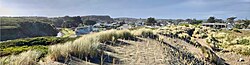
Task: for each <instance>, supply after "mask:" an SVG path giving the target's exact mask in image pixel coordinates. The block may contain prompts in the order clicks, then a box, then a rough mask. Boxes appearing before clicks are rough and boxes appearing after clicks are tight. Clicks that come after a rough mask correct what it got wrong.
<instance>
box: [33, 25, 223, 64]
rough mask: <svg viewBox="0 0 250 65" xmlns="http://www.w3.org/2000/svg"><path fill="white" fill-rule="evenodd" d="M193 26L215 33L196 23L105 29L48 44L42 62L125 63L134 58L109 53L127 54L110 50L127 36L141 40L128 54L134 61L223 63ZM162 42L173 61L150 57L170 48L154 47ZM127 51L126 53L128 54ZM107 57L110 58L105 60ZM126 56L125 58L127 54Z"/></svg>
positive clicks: (134, 39)
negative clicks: (189, 24) (195, 35)
mask: <svg viewBox="0 0 250 65" xmlns="http://www.w3.org/2000/svg"><path fill="white" fill-rule="evenodd" d="M194 28H200V29H201V30H199V32H200V33H201V32H202V33H211V32H213V31H212V30H211V29H209V28H208V29H206V28H203V27H193V26H189V27H185V26H177V27H176V26H170V27H163V28H161V29H148V28H140V29H134V30H109V31H103V32H99V33H92V34H87V35H83V36H82V37H81V38H79V39H76V40H75V41H73V42H66V43H64V44H57V45H51V46H49V47H48V55H46V56H45V57H43V58H42V59H41V61H43V62H50V61H58V62H62V63H66V64H67V63H70V62H71V61H72V60H73V61H72V63H78V62H77V61H76V60H80V61H87V62H91V63H97V64H105V63H108V64H109V63H116V62H118V63H120V62H125V61H133V60H131V59H130V60H122V58H121V57H115V55H114V56H112V53H114V54H116V53H117V51H114V52H110V51H112V50H120V51H124V52H125V53H126V51H125V50H123V49H109V47H110V46H111V48H112V47H113V48H115V47H116V46H120V47H123V45H121V40H119V39H126V40H128V41H129V40H133V41H135V42H139V43H137V44H136V46H135V47H131V48H140V47H142V49H137V51H138V52H136V53H135V54H130V53H127V54H129V56H131V55H132V59H134V60H136V61H133V62H135V63H136V62H142V63H145V64H148V63H158V61H159V63H164V62H161V60H160V59H163V60H165V62H172V63H173V64H174V63H176V64H178V63H179V64H200V63H201V64H210V63H211V64H224V62H223V61H222V60H221V59H220V57H219V56H218V55H217V54H215V53H214V51H213V50H211V49H209V48H206V46H203V45H201V44H199V43H197V42H196V41H195V40H194V39H193V36H192V35H189V34H190V33H191V32H192V30H193V29H194ZM195 30H196V29H195ZM202 30H204V31H202ZM208 31H210V32H208ZM200 33H197V35H198V36H201V37H197V38H203V37H207V36H209V34H208V35H200ZM159 34H160V35H164V36H167V37H170V38H171V39H176V38H177V39H179V40H181V41H182V42H183V44H180V43H182V42H177V41H178V40H177V41H176V40H172V41H171V42H166V41H164V40H166V38H164V36H163V37H162V36H158V35H159ZM193 34H194V33H193ZM138 37H140V38H141V37H144V38H149V39H151V40H153V41H155V42H150V40H149V39H147V40H142V39H141V40H138V39H137V38H138ZM167 40H169V39H167ZM129 43H131V42H128V46H129ZM141 43H146V44H145V45H146V46H144V45H143V44H141ZM158 43H159V44H158ZM161 43H164V44H165V45H163V46H164V47H168V48H171V49H169V50H167V51H168V52H169V53H167V54H166V55H167V56H169V55H170V56H171V57H170V59H169V60H174V61H169V60H168V61H166V59H167V58H157V57H158V56H157V55H156V56H150V55H154V53H157V52H162V53H165V52H167V51H160V50H153V49H164V47H162V48H161V46H157V45H161ZM103 44H104V45H103ZM132 44H133V43H132ZM184 44H188V45H184ZM109 45H110V46H109ZM147 45H152V46H148V47H147ZM131 46H132V45H131ZM208 46H209V45H208ZM156 47H157V48H156ZM191 47H195V48H191ZM150 48H152V49H150ZM127 49H128V50H127ZM127 49H126V50H127V51H130V50H129V49H130V48H127ZM165 49H166V48H165ZM191 49H196V50H197V51H199V52H192V51H193V50H191ZM131 50H132V49H131ZM143 50H144V51H145V50H146V51H145V52H142V51H143ZM107 51H108V52H107ZM148 51H152V52H153V53H152V54H151V53H150V52H148ZM124 52H120V53H124ZM139 52H140V53H139ZM120 53H119V52H118V53H117V54H118V55H120ZM131 53H134V52H131ZM141 53H142V54H141ZM127 54H125V56H126V55H127ZM133 55H135V56H133ZM195 55H198V56H195ZM122 56H123V55H122ZM141 56H142V57H141ZM160 56H162V57H164V55H160ZM150 57H154V58H153V59H149V60H147V61H149V62H143V61H140V60H144V59H147V58H150ZM110 58H111V60H110ZM128 58H131V57H128ZM140 58H141V59H140ZM168 58H169V57H168ZM105 59H106V60H107V61H105ZM108 59H109V60H108ZM113 59H115V60H113ZM124 59H126V57H125V58H124ZM74 60H75V61H74ZM151 60H152V61H151ZM157 60H158V61H157ZM193 61H195V62H193ZM198 61H199V62H198ZM31 63H36V62H31ZM128 64H131V63H128ZM167 64H171V63H167Z"/></svg>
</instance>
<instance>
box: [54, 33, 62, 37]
mask: <svg viewBox="0 0 250 65" xmlns="http://www.w3.org/2000/svg"><path fill="white" fill-rule="evenodd" d="M63 35H64V34H63V33H62V32H58V33H57V36H56V37H62V36H63Z"/></svg>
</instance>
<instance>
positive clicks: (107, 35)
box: [48, 30, 132, 62]
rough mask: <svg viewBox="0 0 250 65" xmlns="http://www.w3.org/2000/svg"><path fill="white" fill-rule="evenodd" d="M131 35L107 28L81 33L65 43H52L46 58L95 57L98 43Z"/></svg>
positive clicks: (56, 59) (124, 31)
mask: <svg viewBox="0 0 250 65" xmlns="http://www.w3.org/2000/svg"><path fill="white" fill-rule="evenodd" d="M130 36H132V35H131V34H130V32H129V31H128V30H109V31H103V32H99V33H93V34H87V35H83V36H82V37H81V38H79V39H77V40H75V41H73V42H67V43H65V44H59V45H53V46H51V47H50V48H49V55H48V59H50V60H54V61H64V62H65V61H66V60H67V59H68V58H69V57H70V56H75V57H78V58H81V59H82V58H85V57H95V56H97V54H98V53H99V51H98V50H99V49H100V47H99V43H101V42H107V41H115V40H117V39H118V38H122V39H123V38H129V37H130Z"/></svg>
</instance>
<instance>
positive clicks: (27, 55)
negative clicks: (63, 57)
mask: <svg viewBox="0 0 250 65" xmlns="http://www.w3.org/2000/svg"><path fill="white" fill-rule="evenodd" d="M41 55H42V52H40V51H36V50H33V51H27V52H24V53H21V54H19V55H11V56H7V57H1V59H0V65H37V64H38V63H37V61H39V58H40V57H41Z"/></svg>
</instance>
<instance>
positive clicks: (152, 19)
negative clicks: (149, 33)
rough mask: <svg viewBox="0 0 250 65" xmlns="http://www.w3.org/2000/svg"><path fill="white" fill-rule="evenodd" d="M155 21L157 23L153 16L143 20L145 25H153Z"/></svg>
mask: <svg viewBox="0 0 250 65" xmlns="http://www.w3.org/2000/svg"><path fill="white" fill-rule="evenodd" d="M155 23H157V21H156V20H155V18H152V17H149V18H148V19H147V21H146V22H145V24H146V25H155Z"/></svg>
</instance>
